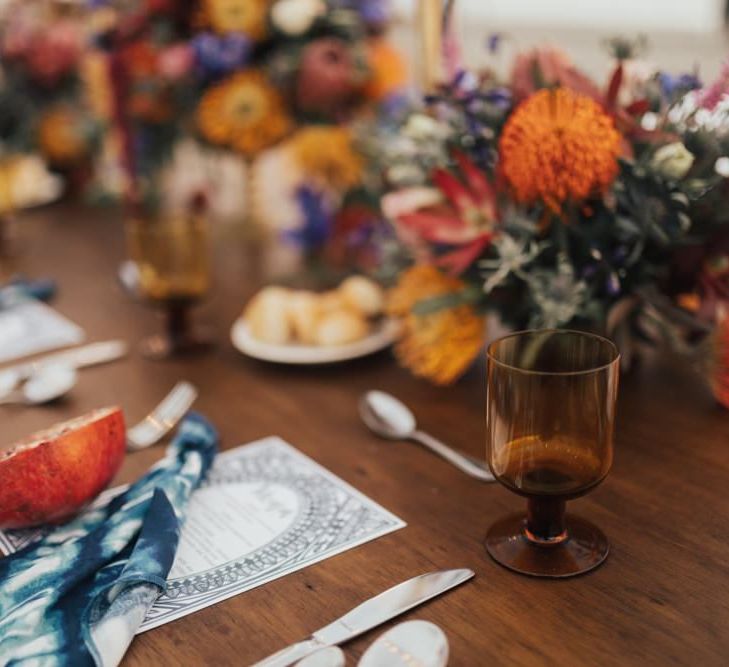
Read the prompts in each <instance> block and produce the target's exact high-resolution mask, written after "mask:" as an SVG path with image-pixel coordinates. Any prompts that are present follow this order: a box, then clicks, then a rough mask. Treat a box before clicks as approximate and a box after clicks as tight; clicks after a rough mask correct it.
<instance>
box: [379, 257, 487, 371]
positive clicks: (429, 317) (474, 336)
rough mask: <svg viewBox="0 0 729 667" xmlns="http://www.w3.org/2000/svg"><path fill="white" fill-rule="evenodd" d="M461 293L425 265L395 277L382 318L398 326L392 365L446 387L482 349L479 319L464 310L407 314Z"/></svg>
mask: <svg viewBox="0 0 729 667" xmlns="http://www.w3.org/2000/svg"><path fill="white" fill-rule="evenodd" d="M463 287H464V283H463V282H462V281H461V280H459V279H458V278H454V277H452V276H448V275H445V274H444V273H442V272H441V271H439V270H438V269H437V268H435V267H434V266H432V265H430V264H417V265H416V266H414V267H412V268H411V269H408V270H407V271H405V272H404V273H403V274H402V275H401V276H400V279H399V281H398V284H397V285H396V286H395V287H394V288H393V289H392V290H390V294H389V296H388V306H387V310H388V313H389V314H390V315H392V316H394V317H399V318H400V319H401V321H402V332H401V337H400V340H399V342H398V343H397V344H396V345H395V355H396V356H397V359H398V361H399V362H400V363H401V364H402V365H403V366H405V367H406V368H408V369H409V370H410V371H412V373H414V374H415V375H418V376H420V377H423V378H426V379H428V380H430V381H432V382H434V383H435V384H440V385H446V384H450V383H452V382H453V381H455V380H456V379H458V377H460V376H461V375H462V374H463V373H464V372H465V371H466V370H467V369H468V367H469V366H470V365H471V363H472V362H473V360H474V359H475V358H476V356H477V355H478V353H479V351H480V350H481V347H482V346H483V341H484V322H483V318H481V317H479V316H478V315H477V314H476V313H475V312H474V310H473V308H471V306H468V305H460V306H455V307H450V308H442V309H439V310H436V311H435V312H432V313H427V314H422V315H421V314H418V313H415V312H413V307H414V306H415V305H416V304H417V303H419V302H421V301H425V300H426V299H431V298H433V297H437V296H443V295H446V294H452V293H456V292H459V291H461V290H462V289H463Z"/></svg>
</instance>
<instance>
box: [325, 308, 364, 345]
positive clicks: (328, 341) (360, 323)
mask: <svg viewBox="0 0 729 667" xmlns="http://www.w3.org/2000/svg"><path fill="white" fill-rule="evenodd" d="M368 331H369V327H368V326H367V322H366V321H365V319H364V318H363V317H362V316H361V315H358V314H357V313H355V312H354V311H351V310H338V311H334V312H332V313H329V314H326V315H323V316H322V318H321V319H320V320H319V325H318V326H317V329H316V343H317V344H318V345H344V344H345V343H352V342H354V341H356V340H359V339H360V338H364V337H365V336H366V335H367V333H368Z"/></svg>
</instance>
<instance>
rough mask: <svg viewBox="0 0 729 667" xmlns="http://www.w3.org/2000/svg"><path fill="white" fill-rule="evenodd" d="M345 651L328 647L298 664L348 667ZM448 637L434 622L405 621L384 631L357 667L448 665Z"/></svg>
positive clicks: (430, 666) (307, 666) (304, 665)
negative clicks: (346, 666)
mask: <svg viewBox="0 0 729 667" xmlns="http://www.w3.org/2000/svg"><path fill="white" fill-rule="evenodd" d="M346 662H347V661H346V658H345V656H344V651H342V649H340V648H339V647H338V646H328V647H327V648H323V649H321V650H319V651H317V652H316V653H312V654H311V655H309V656H307V657H306V658H304V659H303V660H299V662H297V663H296V666H295V667H345V665H346ZM447 664H448V638H447V637H446V635H445V633H444V632H443V630H441V629H440V628H439V627H438V626H437V625H436V624H435V623H430V622H428V621H419V620H416V621H405V623H399V624H398V625H396V626H395V627H394V628H390V629H389V630H387V631H386V632H384V633H383V634H381V635H380V636H379V637H378V638H377V639H375V641H374V642H373V643H372V644H371V645H370V646H369V648H368V649H367V650H366V651H365V652H364V654H363V655H362V657H361V658H360V660H359V662H358V663H357V667H445V666H446V665H447Z"/></svg>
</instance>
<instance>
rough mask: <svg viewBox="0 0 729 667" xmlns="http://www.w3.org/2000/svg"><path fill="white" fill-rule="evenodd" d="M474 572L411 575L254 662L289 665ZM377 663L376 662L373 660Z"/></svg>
mask: <svg viewBox="0 0 729 667" xmlns="http://www.w3.org/2000/svg"><path fill="white" fill-rule="evenodd" d="M473 576H474V572H473V570H469V569H466V568H463V569H456V570H442V571H439V572H430V573H428V574H422V575H420V576H417V577H413V578H412V579H408V580H407V581H404V582H402V583H400V584H397V585H396V586H393V587H392V588H390V589H388V590H386V591H384V592H383V593H380V594H379V595H376V596H374V597H372V598H370V599H369V600H366V601H365V602H363V603H362V604H360V605H359V606H357V607H355V608H354V609H352V610H351V611H349V612H347V613H346V614H344V616H342V617H340V618H338V619H337V620H335V621H334V622H332V623H330V624H329V625H327V626H325V627H323V628H321V629H319V630H317V631H316V632H314V633H313V634H312V635H311V637H309V638H308V639H305V640H303V641H300V642H297V643H295V644H292V645H291V646H288V647H286V648H284V649H282V650H281V651H278V652H277V653H274V654H273V655H271V656H269V657H268V658H264V659H263V660H261V661H260V662H257V663H255V665H254V666H253V667H288V665H293V664H295V663H296V662H297V661H299V660H301V659H302V658H305V657H307V656H309V655H311V654H312V653H316V652H317V651H320V650H321V649H323V648H326V647H329V646H336V645H338V644H343V643H345V642H348V641H349V640H350V639H354V638H355V637H358V636H359V635H361V634H363V633H365V632H367V631H368V630H371V629H372V628H375V627H377V626H378V625H381V624H382V623H385V622H386V621H389V620H391V619H393V618H395V617H396V616H399V615H400V614H402V613H404V612H406V611H408V610H409V609H412V608H413V607H416V606H418V605H420V604H422V603H424V602H427V601H428V600H430V599H432V598H434V597H436V596H438V595H440V594H442V593H445V592H446V591H448V590H450V589H451V588H454V587H455V586H458V585H460V584H462V583H464V582H466V581H468V580H469V579H471V578H472V577H473ZM373 664H374V663H373Z"/></svg>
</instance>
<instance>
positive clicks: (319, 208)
mask: <svg viewBox="0 0 729 667" xmlns="http://www.w3.org/2000/svg"><path fill="white" fill-rule="evenodd" d="M296 199H297V201H298V202H299V206H300V208H301V212H302V214H303V218H304V223H303V224H302V225H301V227H299V228H298V229H293V230H291V231H288V232H285V234H284V238H286V239H287V240H289V241H292V242H293V243H295V244H297V245H299V246H301V247H302V248H304V249H305V250H315V249H316V248H319V247H321V246H322V245H324V243H325V242H326V241H327V239H328V238H329V234H330V232H331V228H332V215H331V211H330V209H329V207H328V206H327V204H326V201H325V197H324V195H323V194H322V193H321V192H317V191H316V190H314V189H312V188H310V187H309V186H307V185H302V186H300V187H299V188H298V189H297V190H296Z"/></svg>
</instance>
